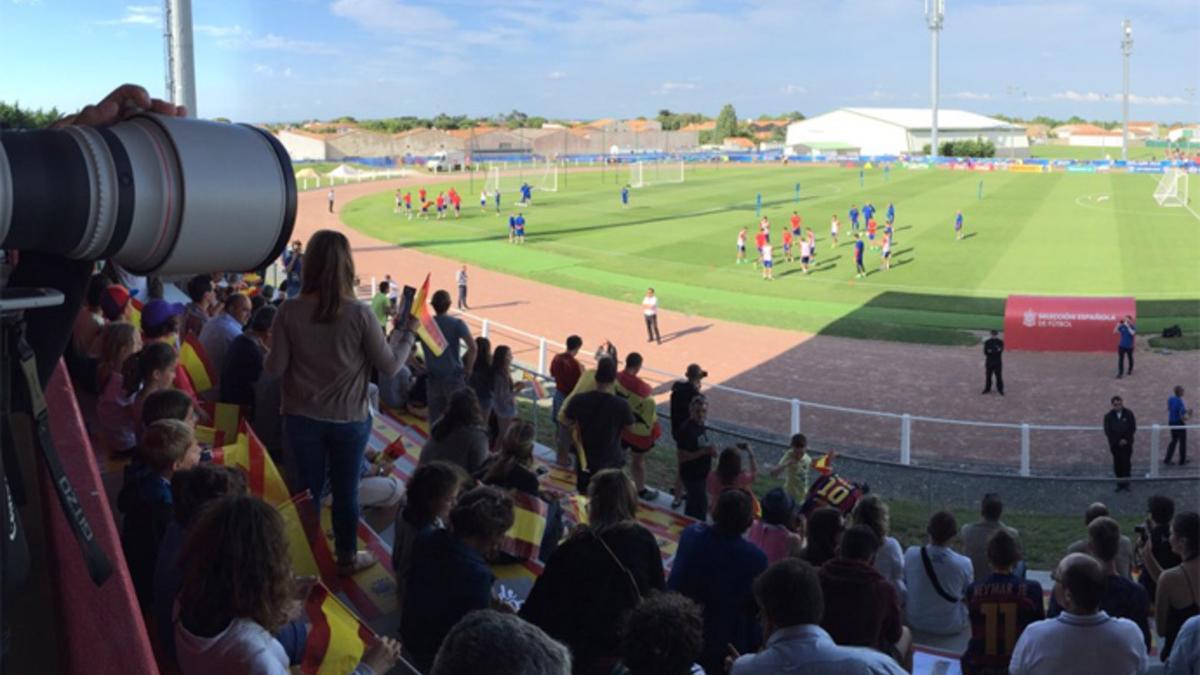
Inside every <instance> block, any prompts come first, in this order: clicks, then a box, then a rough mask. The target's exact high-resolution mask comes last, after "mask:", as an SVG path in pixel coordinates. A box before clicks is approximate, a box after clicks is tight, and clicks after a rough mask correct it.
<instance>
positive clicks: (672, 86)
mask: <svg viewBox="0 0 1200 675" xmlns="http://www.w3.org/2000/svg"><path fill="white" fill-rule="evenodd" d="M699 88H700V85H698V84H696V83H695V82H663V83H662V85H660V86H659V91H664V92H666V91H694V90H696V89H699Z"/></svg>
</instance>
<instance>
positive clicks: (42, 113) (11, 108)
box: [0, 101, 62, 129]
mask: <svg viewBox="0 0 1200 675" xmlns="http://www.w3.org/2000/svg"><path fill="white" fill-rule="evenodd" d="M60 117H62V113H60V112H59V111H58V108H51V109H49V110H42V109H41V108H38V109H37V110H31V109H23V108H21V104H20V103H17V102H14V103H5V102H4V101H0V127H3V126H8V127H11V128H13V129H43V128H45V127H48V126H50V125H51V124H54V123H55V122H57V121H58V119H59V118H60Z"/></svg>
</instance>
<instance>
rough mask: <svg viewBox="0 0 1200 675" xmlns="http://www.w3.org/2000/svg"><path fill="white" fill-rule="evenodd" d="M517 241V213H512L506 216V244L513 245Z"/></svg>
mask: <svg viewBox="0 0 1200 675" xmlns="http://www.w3.org/2000/svg"><path fill="white" fill-rule="evenodd" d="M516 240H517V213H516V212H515V211H514V212H513V213H511V214H509V216H508V243H510V244H511V243H513V242H514V241H516Z"/></svg>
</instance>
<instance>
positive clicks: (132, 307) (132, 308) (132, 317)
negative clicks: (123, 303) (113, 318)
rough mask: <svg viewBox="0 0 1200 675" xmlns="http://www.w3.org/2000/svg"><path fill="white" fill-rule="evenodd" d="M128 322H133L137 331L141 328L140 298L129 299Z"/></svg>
mask: <svg viewBox="0 0 1200 675" xmlns="http://www.w3.org/2000/svg"><path fill="white" fill-rule="evenodd" d="M129 323H131V324H133V327H134V328H137V329H138V331H141V330H142V302H141V301H140V300H135V299H134V298H130V299H129Z"/></svg>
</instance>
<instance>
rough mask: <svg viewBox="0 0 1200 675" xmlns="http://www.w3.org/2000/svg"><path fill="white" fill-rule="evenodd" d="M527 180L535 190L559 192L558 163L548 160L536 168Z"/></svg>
mask: <svg viewBox="0 0 1200 675" xmlns="http://www.w3.org/2000/svg"><path fill="white" fill-rule="evenodd" d="M527 182H528V183H529V184H530V185H532V186H533V189H534V190H540V191H542V192H558V163H557V162H550V161H548V162H546V163H545V165H543V166H541V167H540V168H537V169H534V171H533V172H531V173H530V176H529V180H528V181H527Z"/></svg>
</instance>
